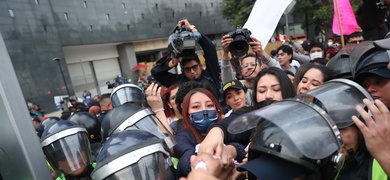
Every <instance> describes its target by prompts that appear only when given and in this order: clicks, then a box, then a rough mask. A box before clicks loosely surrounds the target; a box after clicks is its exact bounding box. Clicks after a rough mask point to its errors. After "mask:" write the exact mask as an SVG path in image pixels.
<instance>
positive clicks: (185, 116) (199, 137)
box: [181, 88, 222, 143]
mask: <svg viewBox="0 0 390 180" xmlns="http://www.w3.org/2000/svg"><path fill="white" fill-rule="evenodd" d="M197 92H200V93H202V94H205V95H206V96H207V97H209V98H210V99H211V101H212V102H213V103H214V104H215V108H216V110H217V112H218V119H217V120H216V121H217V122H218V121H220V120H222V108H221V105H220V104H219V102H218V100H217V99H216V98H215V96H214V94H213V93H212V92H210V91H209V90H207V89H204V88H195V89H193V90H191V91H190V92H188V93H187V95H186V96H185V97H184V100H183V103H182V104H181V106H182V113H181V114H182V116H183V126H184V128H186V129H188V130H189V131H191V132H192V134H194V136H195V138H196V141H197V142H198V143H201V142H202V141H203V139H204V137H203V136H202V135H201V134H200V133H199V132H198V131H197V130H196V129H195V128H194V126H192V124H191V122H190V114H189V113H188V109H189V108H190V99H191V96H192V95H194V94H195V93H197Z"/></svg>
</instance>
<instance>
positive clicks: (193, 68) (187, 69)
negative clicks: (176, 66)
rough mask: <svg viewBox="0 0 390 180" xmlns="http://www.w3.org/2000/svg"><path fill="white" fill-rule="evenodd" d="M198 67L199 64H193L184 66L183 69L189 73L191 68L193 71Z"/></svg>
mask: <svg viewBox="0 0 390 180" xmlns="http://www.w3.org/2000/svg"><path fill="white" fill-rule="evenodd" d="M198 67H199V64H197V65H193V66H191V67H185V68H184V71H185V72H187V73H190V72H191V70H193V71H196V70H198Z"/></svg>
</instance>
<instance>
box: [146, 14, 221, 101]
mask: <svg viewBox="0 0 390 180" xmlns="http://www.w3.org/2000/svg"><path fill="white" fill-rule="evenodd" d="M177 27H178V28H182V27H184V28H186V29H187V30H188V31H190V32H192V33H193V34H194V35H199V36H200V38H199V40H198V43H199V44H200V46H201V47H202V49H203V52H204V57H205V59H206V70H204V69H203V67H202V65H201V63H200V60H199V58H198V56H197V55H196V54H195V52H192V53H190V54H185V55H183V56H182V57H175V56H171V57H167V58H168V59H167V60H165V59H164V60H163V62H161V63H159V62H157V65H156V66H155V67H153V69H152V71H151V72H152V76H153V77H154V78H155V79H156V80H157V81H159V82H161V84H162V85H164V86H166V87H169V86H170V85H172V84H174V83H179V84H181V83H183V82H187V81H191V80H195V81H198V82H201V83H202V84H206V85H207V86H210V89H212V90H213V93H214V95H215V97H217V98H218V97H220V92H219V89H220V86H219V83H218V82H219V71H218V69H219V65H218V57H217V52H216V49H215V46H214V44H213V42H212V41H211V40H210V39H209V38H208V37H206V36H205V35H203V34H201V33H199V32H198V31H197V29H195V26H194V25H191V24H190V23H189V22H188V20H186V19H184V20H180V21H179V22H178V23H177ZM194 48H195V47H194ZM179 62H180V64H181V69H182V74H173V73H170V72H168V71H169V70H170V69H172V68H174V67H176V66H177V65H178V64H179Z"/></svg>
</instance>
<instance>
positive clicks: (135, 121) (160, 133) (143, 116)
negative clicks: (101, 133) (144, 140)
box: [109, 108, 176, 149]
mask: <svg viewBox="0 0 390 180" xmlns="http://www.w3.org/2000/svg"><path fill="white" fill-rule="evenodd" d="M128 129H140V130H145V131H148V132H150V133H152V134H154V135H155V136H157V137H159V138H160V139H163V140H164V141H165V143H166V144H167V146H168V148H169V149H170V148H172V147H173V146H174V145H175V144H176V141H175V139H174V137H173V135H172V134H171V133H170V132H169V131H168V130H167V129H166V128H165V126H164V125H163V124H162V123H161V122H160V120H159V119H158V118H157V117H156V115H155V114H154V112H153V111H152V110H151V109H149V108H143V109H141V110H140V111H138V112H136V113H134V114H133V115H132V116H130V117H128V118H127V119H126V120H124V121H123V122H122V123H120V124H119V125H118V126H117V127H116V128H113V129H112V130H111V131H110V132H109V134H114V133H118V132H122V131H125V130H128Z"/></svg>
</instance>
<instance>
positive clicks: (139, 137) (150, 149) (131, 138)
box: [91, 129, 175, 180]
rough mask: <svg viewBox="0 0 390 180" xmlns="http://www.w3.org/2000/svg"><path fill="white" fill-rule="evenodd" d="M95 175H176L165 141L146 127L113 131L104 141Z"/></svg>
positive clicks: (124, 177) (166, 177)
mask: <svg viewBox="0 0 390 180" xmlns="http://www.w3.org/2000/svg"><path fill="white" fill-rule="evenodd" d="M91 176H92V179H99V180H101V179H105V180H109V179H175V176H174V174H173V171H172V161H171V159H170V157H169V152H168V151H167V147H166V144H165V142H164V141H163V140H162V139H160V138H158V137H156V136H155V135H153V134H152V133H149V132H147V131H143V130H137V129H131V130H127V131H123V132H119V133H116V134H113V135H112V136H111V137H110V139H108V140H107V141H106V143H104V145H103V147H102V149H101V151H100V153H99V156H98V158H97V161H96V167H95V170H94V171H93V172H92V174H91Z"/></svg>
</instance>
